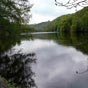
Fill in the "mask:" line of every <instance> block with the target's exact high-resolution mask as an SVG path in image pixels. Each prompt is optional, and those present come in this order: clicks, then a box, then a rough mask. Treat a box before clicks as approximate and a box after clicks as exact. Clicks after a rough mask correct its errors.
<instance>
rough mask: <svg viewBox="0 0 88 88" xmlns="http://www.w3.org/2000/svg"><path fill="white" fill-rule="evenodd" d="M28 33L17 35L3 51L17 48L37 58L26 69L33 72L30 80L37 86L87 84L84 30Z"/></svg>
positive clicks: (87, 39)
mask: <svg viewBox="0 0 88 88" xmlns="http://www.w3.org/2000/svg"><path fill="white" fill-rule="evenodd" d="M32 37H33V38H29V37H26V38H24V37H23V38H21V39H20V42H19V43H18V42H16V43H15V44H14V45H13V46H12V45H11V49H10V50H9V49H8V50H7V52H8V54H9V55H10V54H11V53H12V54H13V53H16V52H19V51H20V52H21V54H26V56H27V54H29V53H30V55H29V56H31V57H34V58H36V59H37V60H36V64H31V66H30V67H29V68H31V70H30V69H27V70H28V71H27V73H28V72H34V73H35V76H34V77H32V79H33V80H32V81H35V84H36V85H37V87H38V88H88V36H87V34H57V33H54V34H33V35H32ZM2 50H3V51H5V50H4V49H2ZM11 51H13V52H11ZM10 52H11V53H10ZM31 54H32V55H33V56H32V55H31ZM29 59H30V58H29ZM32 60H33V59H32ZM28 64H29V65H30V63H27V65H26V64H25V65H26V66H25V68H24V70H25V69H26V68H28V66H29V65H28ZM32 83H34V82H32ZM25 88H28V87H25ZM29 88H30V87H29Z"/></svg>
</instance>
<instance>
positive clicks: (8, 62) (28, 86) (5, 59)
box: [0, 35, 36, 88]
mask: <svg viewBox="0 0 88 88" xmlns="http://www.w3.org/2000/svg"><path fill="white" fill-rule="evenodd" d="M27 38H28V39H30V36H29V37H27ZM27 38H26V37H24V36H18V35H16V36H13V35H8V36H6V35H3V36H0V76H1V77H4V78H5V79H6V80H10V81H11V82H14V83H16V85H17V86H20V87H21V88H34V87H36V84H35V81H34V76H35V73H34V72H33V71H32V64H33V63H36V57H35V56H36V55H35V53H30V52H28V53H27V54H25V53H21V51H18V52H15V50H13V49H12V48H13V47H14V46H15V45H16V44H18V45H20V43H21V40H25V39H27ZM9 52H10V53H9Z"/></svg>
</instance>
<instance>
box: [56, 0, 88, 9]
mask: <svg viewBox="0 0 88 88" xmlns="http://www.w3.org/2000/svg"><path fill="white" fill-rule="evenodd" d="M64 2H65V1H64ZM64 2H61V1H59V0H55V4H56V5H57V6H64V7H66V8H68V9H71V8H74V7H75V8H77V7H78V6H81V7H85V6H88V0H67V2H65V3H64Z"/></svg>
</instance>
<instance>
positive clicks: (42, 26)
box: [31, 21, 50, 32]
mask: <svg viewBox="0 0 88 88" xmlns="http://www.w3.org/2000/svg"><path fill="white" fill-rule="evenodd" d="M49 23H50V21H46V22H42V23H38V24H33V25H31V26H32V27H34V29H35V31H39V32H42V31H45V27H46V26H48V24H49Z"/></svg>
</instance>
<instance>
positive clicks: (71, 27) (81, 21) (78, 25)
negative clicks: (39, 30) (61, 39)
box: [45, 7, 88, 32]
mask: <svg viewBox="0 0 88 88" xmlns="http://www.w3.org/2000/svg"><path fill="white" fill-rule="evenodd" d="M45 30H46V31H58V32H84V31H88V7H84V8H83V9H82V10H80V11H78V12H76V13H73V14H67V15H63V16H61V17H58V18H56V19H55V20H53V21H51V22H50V23H49V25H48V26H46V28H45Z"/></svg>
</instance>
